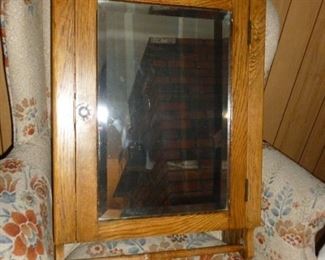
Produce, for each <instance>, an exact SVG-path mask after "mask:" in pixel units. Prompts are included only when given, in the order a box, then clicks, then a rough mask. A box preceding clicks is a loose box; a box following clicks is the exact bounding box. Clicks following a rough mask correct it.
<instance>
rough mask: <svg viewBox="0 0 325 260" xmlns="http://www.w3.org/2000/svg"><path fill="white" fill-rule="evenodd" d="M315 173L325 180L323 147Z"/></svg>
mask: <svg viewBox="0 0 325 260" xmlns="http://www.w3.org/2000/svg"><path fill="white" fill-rule="evenodd" d="M314 175H315V176H316V177H318V178H319V179H321V180H322V181H324V182H325V149H323V152H322V155H321V157H320V159H319V161H318V163H317V165H316V169H315V171H314Z"/></svg>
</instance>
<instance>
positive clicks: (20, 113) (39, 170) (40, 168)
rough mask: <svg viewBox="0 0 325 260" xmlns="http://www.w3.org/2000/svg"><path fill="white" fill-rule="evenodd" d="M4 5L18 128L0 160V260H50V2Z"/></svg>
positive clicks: (4, 2) (8, 66)
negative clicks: (10, 145) (8, 149)
mask: <svg viewBox="0 0 325 260" xmlns="http://www.w3.org/2000/svg"><path fill="white" fill-rule="evenodd" d="M0 3H1V40H2V45H3V49H4V56H5V57H4V60H5V67H6V75H7V82H8V87H9V93H10V99H11V100H10V101H11V110H12V115H13V124H14V149H13V150H12V151H11V152H10V153H9V154H8V155H7V156H6V157H5V159H3V160H0V259H28V260H32V259H51V258H53V257H51V256H52V255H53V253H52V252H53V244H52V214H51V211H52V202H51V201H52V199H51V184H50V183H51V182H50V181H51V161H50V158H51V143H50V134H49V133H50V128H49V123H50V122H49V109H48V108H49V88H50V77H49V76H50V70H49V64H50V63H49V57H50V55H49V40H50V37H49V33H50V12H49V11H50V1H47V0H45V1H44V0H40V1H32V0H17V1H15V0H14V1H13V0H2V1H0Z"/></svg>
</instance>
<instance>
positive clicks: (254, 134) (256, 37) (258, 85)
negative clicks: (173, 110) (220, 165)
mask: <svg viewBox="0 0 325 260" xmlns="http://www.w3.org/2000/svg"><path fill="white" fill-rule="evenodd" d="M250 9H251V10H250V16H251V17H250V19H251V24H252V30H251V33H252V35H251V37H252V40H251V44H250V47H249V92H248V93H249V94H248V149H247V179H248V181H249V194H248V201H247V203H246V214H247V216H246V219H247V223H246V227H247V228H254V227H256V226H259V225H260V219H261V214H260V209H261V193H260V191H261V190H262V177H261V176H262V139H263V137H262V127H263V86H264V69H263V68H264V49H265V12H266V9H265V1H261V0H251V4H250Z"/></svg>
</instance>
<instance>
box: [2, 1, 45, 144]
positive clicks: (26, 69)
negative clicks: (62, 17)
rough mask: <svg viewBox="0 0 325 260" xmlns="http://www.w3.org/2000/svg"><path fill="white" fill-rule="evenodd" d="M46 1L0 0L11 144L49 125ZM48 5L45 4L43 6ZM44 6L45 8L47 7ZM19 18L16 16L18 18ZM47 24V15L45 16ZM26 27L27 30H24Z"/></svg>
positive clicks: (28, 138) (21, 140) (31, 136)
mask: <svg viewBox="0 0 325 260" xmlns="http://www.w3.org/2000/svg"><path fill="white" fill-rule="evenodd" d="M46 5H48V6H50V3H49V1H48V0H46V1H40V0H17V1H11V0H2V1H1V38H2V43H3V46H4V55H5V67H6V72H7V81H8V85H9V94H10V99H11V106H12V112H13V124H14V129H15V131H14V143H15V144H19V143H25V142H28V141H29V140H30V139H31V138H33V137H34V136H36V135H37V134H38V133H42V132H43V131H48V126H49V116H48V115H49V109H48V108H49V106H48V98H47V96H48V94H49V85H50V83H49V82H50V81H49V78H50V77H49V75H48V74H49V69H48V68H47V67H48V65H45V62H46V61H47V59H48V58H47V57H45V55H48V53H45V50H46V49H48V48H49V47H46V46H47V45H49V38H48V39H45V38H46V37H44V36H45V35H47V32H45V31H44V30H46V29H48V28H47V27H46V28H45V29H44V30H43V27H45V24H46V23H45V22H44V21H43V20H44V19H43V18H45V19H46V17H45V16H43V6H46ZM46 8H47V7H46ZM46 8H44V9H46ZM17 17H19V19H17ZM46 21H47V23H48V24H50V20H49V16H48V17H47V19H46ZM26 26H28V30H26V28H27V27H26Z"/></svg>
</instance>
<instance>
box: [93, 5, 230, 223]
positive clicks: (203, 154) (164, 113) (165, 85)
mask: <svg viewBox="0 0 325 260" xmlns="http://www.w3.org/2000/svg"><path fill="white" fill-rule="evenodd" d="M230 52H231V13H229V12H226V11H221V10H207V9H191V8H180V7H171V6H162V5H146V4H134V3H124V2H116V1H103V0H99V1H98V104H97V119H98V198H99V201H98V212H99V219H100V220H112V219H125V218H139V217H152V216H166V215H174V214H177V215H180V214H193V213H205V212H214V211H219V210H226V209H227V207H228V205H227V203H228V184H229V183H228V182H229V180H228V179H229V173H228V162H229V148H228V147H229V139H230V138H229V133H230V117H231V114H230V111H231V109H230V94H229V93H230V64H231V62H230Z"/></svg>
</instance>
